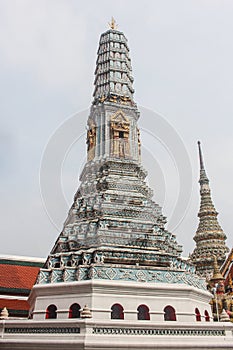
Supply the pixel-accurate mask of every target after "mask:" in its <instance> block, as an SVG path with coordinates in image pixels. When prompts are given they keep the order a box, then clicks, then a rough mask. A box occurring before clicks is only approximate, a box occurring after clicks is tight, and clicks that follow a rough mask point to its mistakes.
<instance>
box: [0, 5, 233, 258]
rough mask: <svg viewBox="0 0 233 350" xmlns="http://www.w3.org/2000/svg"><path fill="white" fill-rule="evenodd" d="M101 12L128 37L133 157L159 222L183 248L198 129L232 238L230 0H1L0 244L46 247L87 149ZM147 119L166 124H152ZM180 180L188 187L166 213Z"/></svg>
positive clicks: (191, 224) (32, 249)
mask: <svg viewBox="0 0 233 350" xmlns="http://www.w3.org/2000/svg"><path fill="white" fill-rule="evenodd" d="M111 16H114V17H115V18H116V21H117V23H118V24H119V30H122V31H123V32H124V33H125V35H126V37H127V38H128V43H129V47H130V56H131V59H132V67H133V76H134V78H135V81H134V88H135V91H136V92H135V100H136V101H137V103H138V106H139V108H141V107H140V106H144V107H145V108H144V109H142V112H141V118H140V126H141V128H142V142H143V145H144V148H143V158H144V160H143V164H144V166H145V167H146V168H147V169H148V171H149V177H148V181H149V183H150V185H151V186H152V187H153V189H154V193H155V197H154V198H155V200H156V201H157V202H159V204H161V205H162V206H163V207H164V210H163V212H164V214H165V215H167V216H168V223H169V220H171V221H172V224H170V227H169V226H168V227H169V229H171V230H172V231H173V232H174V233H175V234H176V235H177V239H178V242H179V243H180V244H182V245H183V248H184V255H187V254H188V253H189V252H191V251H192V250H193V248H194V242H193V240H192V237H193V236H194V234H195V231H196V228H197V225H198V218H197V212H198V209H199V186H198V177H199V164H198V157H197V145H196V143H197V140H198V139H200V140H201V141H202V146H203V152H204V159H205V166H206V170H207V174H208V176H209V178H210V185H211V188H212V196H213V200H214V203H215V206H216V209H217V210H218V212H219V221H220V223H221V225H222V227H223V229H224V231H225V233H226V234H227V236H228V241H227V243H228V246H229V247H230V248H231V246H232V242H233V220H232V199H233V182H232V178H233V163H232V148H233V147H232V146H233V138H232V129H233V121H232V116H233V64H232V62H233V44H232V43H233V41H232V33H233V21H232V18H233V2H232V1H230V0H228V1H226V0H225V1H224V0H218V1H216V0H215V1H214V0H193V1H191V0H183V1H181V0H157V1H154V0H153V1H152V0H151V1H147V0H144V1H143V2H138V3H137V2H136V1H121V0H118V1H116V2H115V3H114V2H111V1H101V0H99V1H93V2H90V1H89V2H85V1H79V0H74V1H69V0H68V1H67V0H64V1H62V0H56V1H55V0H54V1H53V0H45V1H43V0H40V1H33V0H27V1H26V0H25V1H24V0H21V1H14V0H0V101H1V103H0V142H1V148H0V156H1V184H2V190H1V197H0V198H1V202H0V206H1V207H0V211H1V249H0V253H1V254H14V255H29V256H38V257H46V256H47V254H48V253H49V251H50V250H51V248H52V246H53V243H54V242H55V240H56V238H57V236H58V234H59V231H60V230H61V229H62V223H63V222H64V221H65V218H66V215H67V211H68V208H69V206H70V205H71V204H72V199H73V195H74V193H75V191H76V190H77V186H78V175H79V173H80V171H81V169H82V166H83V163H84V161H85V136H84V134H85V120H86V118H87V117H88V108H89V107H90V105H91V102H92V93H93V81H94V69H95V61H96V52H97V48H98V41H99V36H100V34H101V33H103V32H104V31H105V30H107V29H108V25H107V23H108V22H109V21H110V19H111ZM148 110H150V111H154V112H156V113H155V115H154V118H153V115H152V114H153V113H152V112H148ZM80 111H84V112H83V113H80ZM150 113H151V114H150ZM143 114H144V115H143ZM77 118H78V119H77ZM74 120H75V123H76V124H75V123H74V124H72V122H73V121H74ZM148 120H149V121H151V125H152V126H153V127H152V129H153V130H152V135H150V131H151V130H150V122H149V123H148ZM77 121H78V122H77ZM156 123H158V124H159V123H160V124H161V123H163V125H165V128H164V129H163V130H165V132H164V131H163V135H162V136H161V134H160V131H159V130H160V126H161V125H160V126H159V125H158V134H157V132H156V130H157V129H156V128H157V126H156V125H157V124H156ZM73 125H76V126H75V128H77V130H76V129H75V128H74V127H73ZM166 130H167V132H166ZM63 136H64V137H65V139H66V141H65V142H63V141H64V140H63V138H62V137H63ZM67 139H69V140H70V142H68V143H67ZM171 139H172V140H171ZM176 139H177V144H178V143H181V140H182V142H183V146H182V147H183V148H182V147H181V148H180V149H178V151H177V149H176V146H174V142H175V141H176ZM75 141H76V142H75ZM170 141H172V142H170ZM51 143H53V147H50V146H51ZM54 145H56V151H55V150H54ZM64 147H65V149H64ZM182 152H183V153H182ZM186 152H187V153H186ZM187 154H188V158H187V157H186V156H187ZM46 157H47V158H46ZM59 157H60V158H62V159H61V162H62V166H60V165H61V162H57V164H56V166H55V163H56V160H57V159H58V158H59ZM179 157H180V158H179ZM182 159H183V164H184V165H183V171H184V172H183V176H182V174H181V172H182V167H181V166H180V160H182ZM187 159H188V160H187ZM53 160H54V162H53ZM41 164H42V170H41ZM59 166H60V168H59ZM189 167H190V169H191V170H192V176H191V172H189V170H190V169H189ZM55 171H56V173H55ZM54 174H55V175H54ZM40 177H41V179H42V180H41V184H40V182H39V178H40ZM55 177H56V179H55ZM53 178H54V182H56V181H55V180H58V182H59V181H60V182H59V183H60V188H59V189H56V187H55V186H53ZM46 179H47V180H46ZM46 181H47V183H46ZM181 182H182V183H183V188H184V191H183V192H185V193H186V194H187V195H186V197H185V196H184V198H183V203H184V206H183V207H182V203H181V202H180V203H178V204H179V205H181V207H180V208H181V209H180V212H179V210H178V212H179V213H178V214H179V215H178V216H179V217H175V218H174V215H173V214H174V211H175V212H176V209H177V208H176V205H177V201H178V202H179V200H178V197H179V193H180V191H181V189H180V186H182V183H181ZM191 185H192V186H191ZM41 187H42V188H41ZM189 191H191V192H192V196H191V197H190V193H189ZM41 192H42V195H43V200H42V197H41ZM62 196H63V197H62ZM51 199H52V200H51ZM189 199H190V201H189ZM188 201H189V205H188V206H187V203H188ZM178 209H179V208H178ZM185 209H187V210H185ZM175 216H177V213H176V215H175ZM182 218H183V220H182V222H180V221H181V219H182ZM179 222H180V223H179Z"/></svg>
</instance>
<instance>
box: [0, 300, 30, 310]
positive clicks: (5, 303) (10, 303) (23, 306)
mask: <svg viewBox="0 0 233 350" xmlns="http://www.w3.org/2000/svg"><path fill="white" fill-rule="evenodd" d="M4 307H6V308H7V309H8V310H27V311H28V310H29V304H28V302H27V301H26V300H17V299H0V310H1V309H3V308H4Z"/></svg>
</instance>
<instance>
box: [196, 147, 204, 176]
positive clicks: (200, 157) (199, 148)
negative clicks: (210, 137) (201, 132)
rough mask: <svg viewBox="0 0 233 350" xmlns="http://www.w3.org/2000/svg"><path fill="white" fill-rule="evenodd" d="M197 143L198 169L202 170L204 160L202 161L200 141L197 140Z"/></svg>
mask: <svg viewBox="0 0 233 350" xmlns="http://www.w3.org/2000/svg"><path fill="white" fill-rule="evenodd" d="M197 144H198V150H199V159H200V169H201V170H204V162H203V156H202V151H201V142H200V141H197Z"/></svg>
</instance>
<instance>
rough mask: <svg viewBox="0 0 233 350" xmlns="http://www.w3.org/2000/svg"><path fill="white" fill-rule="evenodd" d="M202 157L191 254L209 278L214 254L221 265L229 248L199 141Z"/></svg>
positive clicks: (197, 266)
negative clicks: (214, 202)
mask: <svg viewBox="0 0 233 350" xmlns="http://www.w3.org/2000/svg"><path fill="white" fill-rule="evenodd" d="M198 150H199V159H200V180H199V183H200V194H201V205H200V210H199V213H198V217H199V219H200V221H199V225H198V228H197V231H196V234H195V237H194V241H195V242H196V247H195V249H194V251H193V253H192V254H191V262H192V263H193V264H194V265H195V266H196V271H197V273H198V274H199V275H200V276H202V277H205V278H206V279H209V278H210V277H211V275H212V273H213V267H214V256H216V257H217V262H218V265H219V266H221V265H222V264H223V263H224V261H225V259H226V253H227V252H228V251H229V249H228V248H227V246H226V243H225V240H226V235H225V233H224V232H223V230H222V228H221V226H220V225H219V223H218V219H217V216H218V213H217V211H216V209H215V207H214V205H213V202H212V199H211V191H210V186H209V179H208V178H207V175H206V171H205V168H204V161H203V156H202V151H201V143H200V141H198Z"/></svg>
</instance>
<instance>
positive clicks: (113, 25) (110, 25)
mask: <svg viewBox="0 0 233 350" xmlns="http://www.w3.org/2000/svg"><path fill="white" fill-rule="evenodd" d="M108 24H109V27H110V28H111V29H117V24H116V21H115V18H114V17H112V19H111V22H110V23H108Z"/></svg>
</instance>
